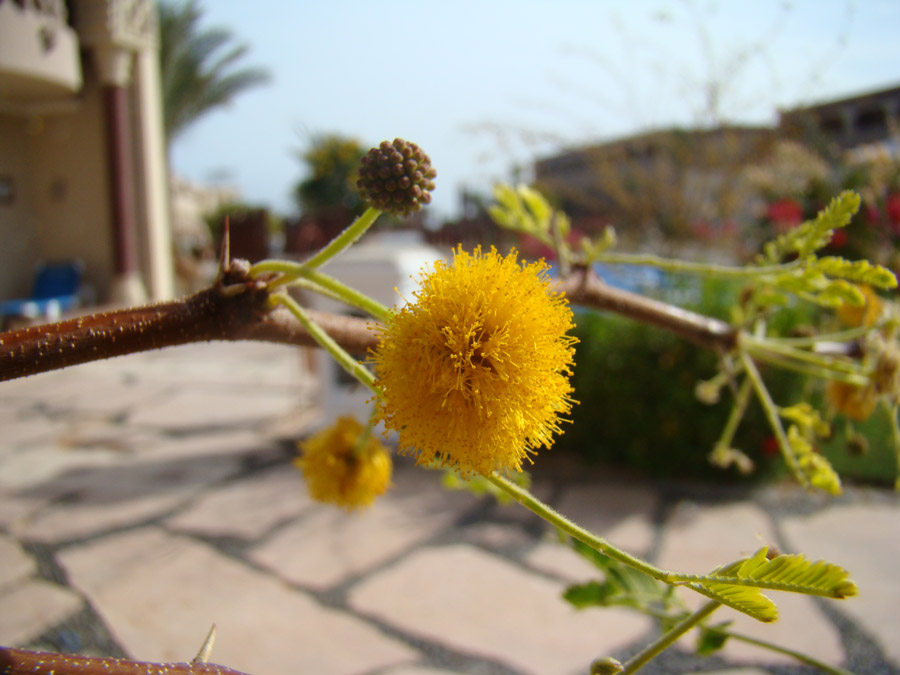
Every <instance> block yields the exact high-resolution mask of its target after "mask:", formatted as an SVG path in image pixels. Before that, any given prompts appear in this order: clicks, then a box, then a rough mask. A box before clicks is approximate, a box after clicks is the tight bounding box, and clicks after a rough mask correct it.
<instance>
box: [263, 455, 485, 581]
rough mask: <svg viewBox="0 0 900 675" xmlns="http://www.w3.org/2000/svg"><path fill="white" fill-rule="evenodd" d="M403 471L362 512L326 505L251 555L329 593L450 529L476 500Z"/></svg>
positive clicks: (425, 476)
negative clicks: (348, 580) (351, 579)
mask: <svg viewBox="0 0 900 675" xmlns="http://www.w3.org/2000/svg"><path fill="white" fill-rule="evenodd" d="M423 471H424V470H423V469H417V468H415V467H401V468H399V470H398V471H397V472H395V475H394V487H393V488H392V489H391V490H390V491H389V492H387V493H386V494H385V495H384V496H382V497H381V498H379V499H378V500H376V502H375V503H374V504H373V505H372V507H371V508H369V509H367V510H365V511H361V512H350V513H348V512H346V511H343V510H341V509H338V508H335V507H333V506H329V505H326V504H320V505H317V507H316V508H315V509H314V510H313V511H312V512H311V513H310V514H309V515H308V516H307V517H304V518H301V519H300V520H298V521H297V522H296V523H292V524H291V525H288V526H287V527H285V528H283V529H282V530H280V531H279V532H278V533H276V534H275V535H274V536H273V537H272V538H271V539H269V540H268V541H265V542H264V543H262V544H261V545H260V546H258V547H255V548H254V549H252V550H251V551H250V552H249V554H248V555H249V557H250V558H251V559H252V560H253V561H254V562H256V563H258V564H260V565H262V566H264V567H266V568H268V569H270V570H272V571H274V572H275V573H277V574H278V575H279V576H280V577H282V578H283V579H286V580H288V581H291V582H293V583H297V584H300V585H303V586H306V587H309V588H314V589H318V590H324V589H327V588H330V587H332V586H335V585H337V584H340V583H343V582H344V581H345V580H347V579H349V578H352V577H355V576H358V575H360V574H364V573H365V572H367V571H368V570H370V569H372V568H374V567H376V566H378V565H381V564H383V563H385V562H386V561H388V560H389V559H390V558H392V557H394V556H397V555H399V554H401V553H403V552H404V551H407V550H409V549H410V548H411V547H413V546H415V545H417V544H421V543H422V542H423V541H425V540H427V539H429V538H431V537H434V536H435V535H436V534H437V533H438V532H439V531H440V530H441V529H443V528H445V527H447V526H449V525H450V524H451V523H453V522H454V521H455V520H456V519H457V518H459V516H460V515H461V514H462V513H463V512H464V511H465V510H467V509H469V508H471V507H472V506H473V505H475V504H476V503H477V501H478V500H477V498H476V497H474V496H472V495H471V494H469V493H466V492H448V491H446V490H444V489H442V488H441V487H440V485H439V483H438V480H439V475H438V474H437V473H436V472H430V473H428V474H425V473H423Z"/></svg>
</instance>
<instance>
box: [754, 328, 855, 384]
mask: <svg viewBox="0 0 900 675" xmlns="http://www.w3.org/2000/svg"><path fill="white" fill-rule="evenodd" d="M739 340H740V345H741V347H743V348H744V349H745V350H746V351H747V352H748V353H750V354H752V355H753V356H756V357H759V358H766V357H771V355H775V356H776V357H778V356H780V357H783V358H785V359H790V360H794V361H797V362H799V363H803V364H809V365H811V366H813V367H814V368H817V369H821V370H822V372H823V373H825V374H823V375H822V377H826V378H828V377H830V375H828V374H827V373H843V374H846V375H852V376H857V377H863V378H864V377H865V375H866V373H865V371H864V369H863V368H862V366H860V364H859V363H857V362H854V361H849V360H847V359H845V358H837V357H834V356H828V355H826V354H816V353H815V352H810V351H807V350H805V349H797V348H795V347H792V346H790V345H787V344H784V343H783V342H773V341H771V340H769V339H767V338H758V337H755V336H753V335H751V334H749V333H741V335H740V338H739ZM862 384H868V380H866V381H865V382H862Z"/></svg>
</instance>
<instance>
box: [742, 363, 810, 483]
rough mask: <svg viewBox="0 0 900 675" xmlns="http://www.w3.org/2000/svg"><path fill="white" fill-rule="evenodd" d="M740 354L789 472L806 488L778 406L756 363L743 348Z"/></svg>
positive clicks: (806, 481)
mask: <svg viewBox="0 0 900 675" xmlns="http://www.w3.org/2000/svg"><path fill="white" fill-rule="evenodd" d="M740 355H741V363H743V365H744V372H746V373H747V377H748V378H749V380H750V381H751V382H752V383H753V388H754V389H755V390H756V397H757V398H758V399H759V403H760V405H761V406H762V408H763V412H764V413H765V415H766V419H767V420H768V421H769V426H770V427H771V429H772V433H774V434H775V439H776V440H777V441H778V447H779V448H781V454H782V455H783V456H784V461H785V462H786V463H787V465H788V467H789V468H790V469H791V473H793V474H794V477H795V478H796V479H797V482H799V483H800V484H801V485H802V486H803V487H805V488H808V487H809V481H808V480H806V476H804V475H803V472H802V471H801V469H800V465H799V464H797V458H796V457H794V453H793V452H791V444H790V443H789V442H788V438H787V434H785V433H784V427H782V426H781V418H780V417H779V416H778V408H777V406H776V405H775V402H774V401H773V400H772V397H771V396H770V395H769V390H768V389H766V385H765V383H764V382H763V379H762V376H761V375H760V374H759V371H758V370H757V369H756V364H755V363H753V359H752V358H750V356H749V354H747V352H746V351H744V350H743V349H742V350H740Z"/></svg>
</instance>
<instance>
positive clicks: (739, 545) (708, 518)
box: [658, 501, 844, 665]
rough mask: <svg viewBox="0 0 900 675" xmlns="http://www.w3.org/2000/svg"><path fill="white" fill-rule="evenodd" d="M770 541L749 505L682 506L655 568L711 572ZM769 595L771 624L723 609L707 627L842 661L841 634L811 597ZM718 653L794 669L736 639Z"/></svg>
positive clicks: (765, 521) (763, 521) (761, 515)
mask: <svg viewBox="0 0 900 675" xmlns="http://www.w3.org/2000/svg"><path fill="white" fill-rule="evenodd" d="M775 540H776V539H775V529H774V525H773V523H772V521H771V520H770V518H769V516H768V515H767V514H766V513H765V512H764V511H763V510H762V509H761V508H760V507H759V506H757V505H755V504H753V503H748V502H738V503H733V504H725V505H698V504H695V503H693V502H686V501H685V502H681V503H679V504H678V506H677V507H676V509H675V511H674V513H673V514H671V516H670V518H669V521H668V523H667V524H666V526H665V528H664V530H663V536H662V542H661V545H660V553H659V560H658V565H659V566H660V567H662V568H663V569H667V570H672V571H677V572H686V573H705V572H710V571H711V570H713V569H714V568H715V567H717V566H718V565H722V564H725V563H729V562H732V561H733V560H737V559H738V558H741V557H744V556H747V555H750V554H752V553H753V552H754V551H755V550H757V549H758V548H759V547H760V546H762V545H764V544H772V543H774V542H775ZM678 592H679V595H680V596H681V597H682V599H683V600H684V601H685V602H686V603H687V604H688V606H690V607H692V608H696V607H698V606H699V605H700V604H702V603H703V602H705V601H706V598H705V597H703V596H701V595H699V594H697V593H693V592H691V591H689V590H687V589H678ZM769 595H770V597H771V598H772V599H773V600H774V601H775V603H776V604H777V606H778V609H779V619H778V621H777V622H775V623H772V624H764V623H761V622H759V621H756V620H754V619H752V618H750V617H748V616H745V615H743V614H741V613H739V612H736V611H734V610H732V609H730V608H727V607H723V608H721V609H719V610H717V611H716V613H715V614H714V615H713V617H712V622H713V623H717V622H719V621H725V620H733V621H734V623H733V624H732V625H731V630H734V631H735V632H737V633H742V634H744V635H747V636H749V637H752V638H756V639H759V640H766V641H768V642H773V643H775V644H777V645H781V646H784V647H788V648H791V649H794V650H797V651H799V652H803V653H806V654H810V655H813V656H815V657H817V658H819V659H821V660H823V661H825V662H827V663H832V664H835V665H836V664H839V663H840V662H841V661H842V660H843V659H844V651H843V648H842V646H841V639H840V635H839V634H838V632H837V630H836V629H835V627H834V626H833V625H832V624H831V623H830V622H829V621H828V620H827V619H826V618H825V616H824V615H823V614H822V612H821V610H819V608H818V607H817V606H816V604H815V602H814V601H813V600H812V598H809V597H806V596H801V595H797V594H792V593H776V592H772V593H770V594H769ZM695 639H696V638H695V636H694V635H693V634H689V635H688V636H686V637H685V638H684V641H686V642H688V641H689V642H690V643H691V644H693V641H694V640H695ZM686 648H687V645H686ZM718 654H719V655H721V656H723V657H724V658H728V659H735V660H741V661H751V662H756V663H772V664H796V661H794V660H793V659H791V658H790V657H787V656H784V655H781V654H778V653H776V652H773V651H770V650H764V649H761V648H759V647H755V646H753V645H749V644H746V643H743V642H739V641H736V640H729V641H728V642H727V643H726V645H725V648H724V649H722V650H721V651H720V652H718Z"/></svg>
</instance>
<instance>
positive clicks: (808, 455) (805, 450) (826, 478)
mask: <svg viewBox="0 0 900 675" xmlns="http://www.w3.org/2000/svg"><path fill="white" fill-rule="evenodd" d="M787 439H788V445H789V446H790V448H789V450H790V452H791V453H793V455H794V457H795V458H796V461H797V466H798V467H799V468H800V471H801V472H802V473H803V475H804V476H806V479H807V480H808V481H809V483H810V485H812V486H813V487H815V488H818V489H819V490H824V491H825V492H827V493H828V494H831V495H835V496H837V495H839V494H841V478H840V476H838V474H837V472H835V470H834V468H833V467H832V466H831V464H830V463H829V461H828V460H827V459H825V458H824V457H823V456H822V455H820V454H819V453H817V452H816V451H815V448H813V445H812V443H810V442H809V440H808V438H807V436H806V434H804V433H803V432H802V431H801V430H800V428H799V427H798V426H797V425H796V424H792V425H791V426H790V428H789V429H788V433H787Z"/></svg>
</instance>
